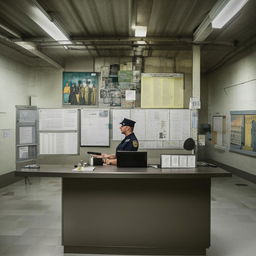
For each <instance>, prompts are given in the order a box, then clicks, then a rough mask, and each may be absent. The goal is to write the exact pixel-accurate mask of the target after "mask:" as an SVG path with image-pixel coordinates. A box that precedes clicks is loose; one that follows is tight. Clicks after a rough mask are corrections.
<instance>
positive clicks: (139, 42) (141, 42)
mask: <svg viewBox="0 0 256 256" xmlns="http://www.w3.org/2000/svg"><path fill="white" fill-rule="evenodd" d="M136 44H141V45H145V44H147V43H146V42H145V41H136Z"/></svg>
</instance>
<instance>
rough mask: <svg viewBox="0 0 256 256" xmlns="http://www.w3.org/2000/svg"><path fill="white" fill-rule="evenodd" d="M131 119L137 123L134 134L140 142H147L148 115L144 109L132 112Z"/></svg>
mask: <svg viewBox="0 0 256 256" xmlns="http://www.w3.org/2000/svg"><path fill="white" fill-rule="evenodd" d="M131 119H132V120H134V121H135V122H136V124H135V127H134V133H135V134H136V137H137V138H138V140H139V141H142V140H146V138H147V135H146V127H147V123H146V115H145V110H142V109H132V110H131Z"/></svg>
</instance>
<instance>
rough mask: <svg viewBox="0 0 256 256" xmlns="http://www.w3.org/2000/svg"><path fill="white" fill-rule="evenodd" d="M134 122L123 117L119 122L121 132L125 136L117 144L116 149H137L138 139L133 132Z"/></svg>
mask: <svg viewBox="0 0 256 256" xmlns="http://www.w3.org/2000/svg"><path fill="white" fill-rule="evenodd" d="M135 123H136V122H134V121H132V120H130V119H127V118H124V120H123V121H122V122H121V123H120V124H121V127H120V130H121V133H122V134H124V135H125V138H124V139H123V140H122V141H121V143H120V144H119V145H118V146H117V148H116V151H137V150H138V148H139V143H138V140H137V138H136V136H135V134H134V133H133V129H134V125H135Z"/></svg>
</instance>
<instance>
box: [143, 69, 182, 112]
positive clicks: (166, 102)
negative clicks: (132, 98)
mask: <svg viewBox="0 0 256 256" xmlns="http://www.w3.org/2000/svg"><path fill="white" fill-rule="evenodd" d="M141 107H142V108H183V107H184V76H183V74H176V73H175V74H165V73H145V74H142V78H141Z"/></svg>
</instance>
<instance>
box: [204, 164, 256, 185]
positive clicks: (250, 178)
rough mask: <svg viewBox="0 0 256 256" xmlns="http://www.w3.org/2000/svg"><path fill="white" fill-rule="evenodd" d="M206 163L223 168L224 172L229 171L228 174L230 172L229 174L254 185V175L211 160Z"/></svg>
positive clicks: (255, 178)
mask: <svg viewBox="0 0 256 256" xmlns="http://www.w3.org/2000/svg"><path fill="white" fill-rule="evenodd" d="M206 162H209V163H213V164H216V165H217V166H219V167H221V168H223V169H224V170H226V171H229V172H231V173H233V174H235V175H237V176H239V177H241V178H243V179H245V180H248V181H250V182H253V183H256V175H254V174H251V173H248V172H245V171H243V170H240V169H237V168H234V167H232V166H229V165H226V164H223V163H220V162H218V161H215V160H212V159H207V160H206Z"/></svg>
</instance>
